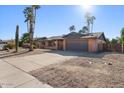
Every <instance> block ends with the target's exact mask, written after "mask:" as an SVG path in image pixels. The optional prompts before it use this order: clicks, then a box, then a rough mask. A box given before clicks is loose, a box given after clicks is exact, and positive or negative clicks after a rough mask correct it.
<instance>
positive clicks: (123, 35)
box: [121, 28, 124, 53]
mask: <svg viewBox="0 0 124 93" xmlns="http://www.w3.org/2000/svg"><path fill="white" fill-rule="evenodd" d="M121 43H122V53H123V52H124V28H122V30H121Z"/></svg>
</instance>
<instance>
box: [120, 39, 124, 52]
mask: <svg viewBox="0 0 124 93" xmlns="http://www.w3.org/2000/svg"><path fill="white" fill-rule="evenodd" d="M121 47H122V49H121V50H122V53H124V43H123V41H122V46H121Z"/></svg>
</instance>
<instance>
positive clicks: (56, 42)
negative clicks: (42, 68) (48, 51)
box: [55, 40, 58, 50]
mask: <svg viewBox="0 0 124 93" xmlns="http://www.w3.org/2000/svg"><path fill="white" fill-rule="evenodd" d="M55 44H56V50H57V49H58V40H56V41H55Z"/></svg>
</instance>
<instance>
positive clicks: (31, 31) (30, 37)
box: [29, 22, 34, 51]
mask: <svg viewBox="0 0 124 93" xmlns="http://www.w3.org/2000/svg"><path fill="white" fill-rule="evenodd" d="M33 35H34V30H33V23H32V22H30V32H29V40H30V51H33Z"/></svg>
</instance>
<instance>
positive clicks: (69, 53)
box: [46, 50, 121, 58]
mask: <svg viewBox="0 0 124 93" xmlns="http://www.w3.org/2000/svg"><path fill="white" fill-rule="evenodd" d="M46 53H54V54H59V55H62V56H78V57H90V58H103V57H104V56H105V55H109V54H119V53H114V52H95V53H92V52H82V51H60V50H52V51H46ZM120 54H121V53H120Z"/></svg>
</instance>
